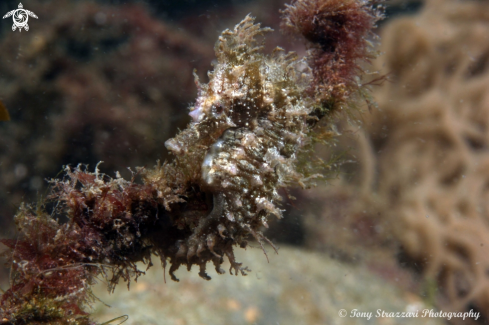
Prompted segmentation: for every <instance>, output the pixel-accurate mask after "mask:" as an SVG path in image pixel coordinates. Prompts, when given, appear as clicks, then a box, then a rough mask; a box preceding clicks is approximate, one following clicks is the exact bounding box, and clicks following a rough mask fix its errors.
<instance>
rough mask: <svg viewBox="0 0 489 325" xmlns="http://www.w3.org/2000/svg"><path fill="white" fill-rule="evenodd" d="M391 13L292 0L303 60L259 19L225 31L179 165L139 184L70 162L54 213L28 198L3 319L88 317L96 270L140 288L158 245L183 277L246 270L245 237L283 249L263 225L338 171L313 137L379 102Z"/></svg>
mask: <svg viewBox="0 0 489 325" xmlns="http://www.w3.org/2000/svg"><path fill="white" fill-rule="evenodd" d="M345 4H346V5H345ZM309 5H314V6H313V7H311V10H304V6H307V7H309ZM316 7H317V8H316ZM332 17H333V18H332ZM337 17H342V19H339V20H338V19H336V18H337ZM381 17H382V12H381V9H380V8H376V7H373V6H372V5H371V4H370V3H368V2H364V1H346V2H345V1H338V0H318V1H309V0H308V1H301V0H298V1H295V2H293V3H292V5H291V6H289V7H287V9H286V10H285V11H284V19H285V25H286V26H287V27H288V28H291V29H292V30H294V31H295V32H297V33H298V34H299V35H300V34H302V35H303V36H305V37H306V39H307V40H308V41H309V43H308V48H309V51H308V53H307V55H306V56H305V57H304V58H303V59H299V58H298V56H297V55H296V54H295V53H285V51H284V50H283V49H281V48H276V49H275V50H274V51H273V53H271V54H270V55H268V54H265V53H263V47H262V40H263V38H264V35H265V34H266V33H268V32H271V29H269V28H262V27H261V26H260V24H256V23H255V22H254V19H253V18H252V17H251V16H249V15H248V16H247V17H246V18H245V19H244V20H243V21H241V22H240V23H239V24H238V25H236V26H235V27H234V29H233V30H225V31H224V32H223V33H222V34H221V36H220V37H219V39H218V41H217V43H216V45H215V52H216V57H217V62H216V63H214V69H213V71H212V72H210V73H209V82H208V83H207V84H204V83H201V82H200V81H199V79H198V77H197V76H195V84H196V85H197V90H198V95H197V99H196V102H195V104H194V106H192V107H191V108H190V114H189V115H190V116H191V117H192V119H193V121H192V122H191V123H190V125H188V127H187V128H186V129H184V130H183V131H181V132H180V133H179V134H177V135H176V136H175V137H174V138H172V139H170V140H168V141H166V147H167V148H168V149H169V150H170V151H171V153H172V154H173V155H174V159H173V161H171V162H169V163H164V164H158V165H157V166H156V167H155V168H153V169H145V168H138V169H136V171H135V172H133V175H132V179H131V180H130V181H128V180H125V179H123V178H122V177H121V176H120V174H117V176H116V177H115V178H110V177H108V176H107V175H104V174H102V173H101V172H100V171H99V168H98V167H99V166H98V165H97V167H96V168H95V171H94V172H89V171H88V170H87V169H86V168H84V167H83V166H81V165H79V166H78V167H76V168H70V167H66V169H65V173H66V175H65V177H64V178H63V179H57V180H52V181H51V183H52V191H51V194H50V196H49V198H48V200H49V201H48V203H50V204H51V208H49V209H48V208H46V207H45V206H43V205H42V204H39V205H38V206H37V208H31V207H29V206H27V205H23V206H22V207H21V209H20V211H19V212H18V214H17V215H16V217H15V221H16V224H17V226H18V229H19V232H20V237H19V239H17V240H3V241H2V242H3V243H4V244H5V245H6V246H7V247H8V248H9V250H8V251H7V252H6V253H5V256H7V257H8V258H9V261H10V263H12V272H13V273H12V277H11V288H10V289H9V290H8V291H7V292H6V293H5V294H4V295H3V296H2V300H1V302H0V308H1V311H2V317H3V318H4V320H3V321H4V322H6V323H13V324H22V323H32V324H40V323H46V322H48V323H50V324H65V323H67V321H68V320H69V322H70V323H73V324H91V321H90V320H89V317H88V314H86V312H85V310H84V309H83V307H84V306H86V304H87V303H88V302H90V300H91V299H93V296H92V295H91V292H90V285H91V284H92V283H93V282H94V279H95V277H97V276H103V277H106V278H107V279H108V281H109V289H112V288H113V287H114V286H115V285H116V284H117V283H118V281H119V279H121V278H122V279H123V280H125V281H127V282H128V283H129V281H130V279H131V278H132V277H134V276H135V277H137V276H139V275H141V274H142V273H143V272H142V271H140V270H138V269H137V267H136V265H135V263H136V262H138V261H143V262H145V263H147V264H148V266H151V254H157V255H158V256H159V257H160V259H161V263H162V264H163V266H164V267H166V266H167V264H170V266H169V274H170V277H171V278H172V280H175V281H178V279H177V277H176V276H175V271H177V269H178V268H179V267H180V266H181V265H185V266H186V267H187V269H188V270H190V269H191V267H192V266H193V265H196V266H198V267H199V269H200V271H199V275H200V276H201V277H202V278H204V279H206V280H209V279H210V277H209V276H208V275H207V273H206V267H207V263H208V262H212V263H213V265H214V266H215V269H216V271H217V272H218V273H224V270H222V269H221V267H220V266H221V264H222V263H223V259H224V257H225V256H226V257H227V258H228V259H229V261H230V264H231V267H230V270H229V272H230V273H231V274H233V273H234V274H236V275H238V274H239V273H241V274H243V275H246V272H248V271H249V269H248V268H247V267H243V266H242V265H241V263H238V262H237V261H236V260H235V256H234V252H233V248H234V246H240V247H242V248H245V247H247V245H248V242H247V238H248V237H253V238H254V239H256V241H257V242H258V243H259V244H260V245H261V247H262V249H263V251H264V252H265V249H264V246H263V242H264V241H265V242H268V243H269V244H271V246H272V247H274V245H273V244H272V243H271V242H270V241H269V240H268V239H267V238H266V237H265V236H264V235H263V234H262V233H261V229H262V227H267V224H268V222H269V219H270V218H273V216H275V217H279V218H280V217H282V211H281V209H280V205H279V202H280V200H281V197H280V195H279V194H278V191H279V189H281V188H288V187H293V186H301V187H303V188H306V187H310V186H313V185H314V181H315V179H317V178H320V177H323V175H324V174H325V173H327V172H328V170H329V169H331V168H332V167H334V166H331V165H330V164H328V163H325V162H323V161H322V160H320V159H318V158H314V154H313V146H314V144H316V143H318V142H323V143H327V144H330V143H332V141H333V140H334V138H335V136H336V135H337V132H335V130H334V121H335V119H336V118H338V117H340V116H347V115H348V114H343V115H342V113H348V112H350V111H352V110H353V109H354V108H355V107H356V105H355V101H356V100H358V99H359V98H364V99H366V100H367V101H369V97H368V91H367V87H366V86H365V85H364V84H363V83H362V79H361V77H362V76H361V73H362V72H363V70H362V69H361V67H360V64H361V63H362V62H361V61H362V60H364V61H368V60H369V59H370V58H371V57H372V56H373V55H374V52H373V49H372V48H371V46H370V44H371V43H370V41H369V39H372V38H374V35H373V34H372V29H373V28H374V27H375V23H376V22H377V20H378V19H380V18H381ZM329 20H333V22H332V23H328V21H329ZM308 21H314V22H324V23H320V24H318V25H317V26H315V27H314V29H313V30H312V31H311V30H310V29H304V28H302V26H303V25H304V24H307V22H308ZM331 26H335V27H334V28H336V29H338V30H341V32H339V33H335V32H333V31H334V30H335V29H332V27H331ZM326 27H327V28H326ZM324 29H326V30H324ZM311 32H312V33H316V35H315V36H314V37H312V38H311V37H309V36H310V34H311ZM325 42H327V43H328V45H327V46H325ZM336 72H338V74H335V73H336ZM138 177H141V178H142V180H143V182H142V184H139V183H137V182H136V179H137V178H138ZM47 211H49V213H48V212H47ZM57 219H60V220H66V222H61V221H58V220H57ZM274 248H275V247H274ZM265 254H266V253H265Z"/></svg>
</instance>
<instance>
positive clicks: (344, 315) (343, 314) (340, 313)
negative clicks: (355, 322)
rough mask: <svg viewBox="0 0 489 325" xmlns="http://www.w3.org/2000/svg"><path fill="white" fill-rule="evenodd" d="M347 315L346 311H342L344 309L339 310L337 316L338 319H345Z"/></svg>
mask: <svg viewBox="0 0 489 325" xmlns="http://www.w3.org/2000/svg"><path fill="white" fill-rule="evenodd" d="M347 314H348V313H347V312H346V310H344V309H340V310H339V311H338V315H339V316H340V317H346V315H347Z"/></svg>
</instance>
